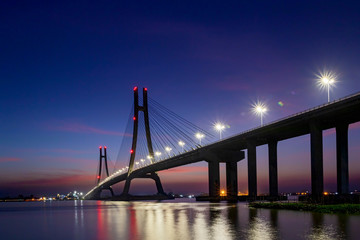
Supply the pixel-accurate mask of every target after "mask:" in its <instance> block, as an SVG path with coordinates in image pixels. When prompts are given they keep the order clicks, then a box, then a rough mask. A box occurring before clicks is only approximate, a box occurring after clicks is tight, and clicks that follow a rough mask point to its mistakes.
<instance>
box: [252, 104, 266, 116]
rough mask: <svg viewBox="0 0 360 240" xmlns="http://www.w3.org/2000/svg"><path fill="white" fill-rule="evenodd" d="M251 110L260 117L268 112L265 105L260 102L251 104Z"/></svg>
mask: <svg viewBox="0 0 360 240" xmlns="http://www.w3.org/2000/svg"><path fill="white" fill-rule="evenodd" d="M252 110H253V112H254V113H255V114H256V115H262V114H264V113H266V112H267V111H268V109H267V107H266V105H265V103H262V102H257V103H255V104H253V109H252Z"/></svg>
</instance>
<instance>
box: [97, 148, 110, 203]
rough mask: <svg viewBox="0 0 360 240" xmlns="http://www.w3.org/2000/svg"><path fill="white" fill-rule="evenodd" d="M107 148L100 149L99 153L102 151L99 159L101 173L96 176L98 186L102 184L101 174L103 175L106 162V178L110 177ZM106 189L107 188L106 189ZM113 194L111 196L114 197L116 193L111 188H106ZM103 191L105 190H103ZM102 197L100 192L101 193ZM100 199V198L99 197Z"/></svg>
mask: <svg viewBox="0 0 360 240" xmlns="http://www.w3.org/2000/svg"><path fill="white" fill-rule="evenodd" d="M106 149H107V148H106V146H104V148H103V147H102V146H100V147H99V151H100V157H99V173H98V175H97V176H96V179H97V184H99V183H100V181H101V174H102V165H103V162H104V167H105V171H106V176H107V177H109V168H108V162H107V153H106ZM104 189H105V188H104ZM106 189H108V190H109V191H110V192H111V195H112V196H114V191H113V190H112V188H111V187H109V188H106ZM101 190H103V189H101ZM99 195H100V192H99ZM98 197H99V198H100V196H98Z"/></svg>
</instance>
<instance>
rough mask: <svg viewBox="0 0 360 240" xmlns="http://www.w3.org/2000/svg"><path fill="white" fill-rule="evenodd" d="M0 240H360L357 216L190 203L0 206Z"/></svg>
mask: <svg viewBox="0 0 360 240" xmlns="http://www.w3.org/2000/svg"><path fill="white" fill-rule="evenodd" d="M0 239H3V240H8V239H9V240H12V239H51V240H57V239H62V240H64V239H86V240H91V239H104V240H106V239H121V240H122V239H125V240H127V239H134V240H140V239H148V240H161V239H166V240H172V239H179V240H180V239H181V240H188V239H201V240H206V239H221V240H227V239H259V240H260V239H261V240H263V239H360V216H357V215H354V216H351V215H350V216H349V215H341V214H320V213H312V212H298V211H289V210H269V209H250V208H249V207H248V206H247V204H246V203H238V204H230V203H208V202H195V201H194V200H191V199H180V200H173V201H164V202H152V201H148V202H111V201H80V200H78V201H47V202H3V203H0Z"/></svg>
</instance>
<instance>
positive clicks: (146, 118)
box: [122, 87, 165, 195]
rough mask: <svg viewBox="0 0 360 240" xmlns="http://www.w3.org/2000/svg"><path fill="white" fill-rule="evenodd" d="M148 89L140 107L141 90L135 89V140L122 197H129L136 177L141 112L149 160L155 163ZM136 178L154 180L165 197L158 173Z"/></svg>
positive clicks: (144, 89) (144, 90) (133, 140)
mask: <svg viewBox="0 0 360 240" xmlns="http://www.w3.org/2000/svg"><path fill="white" fill-rule="evenodd" d="M147 93H148V92H147V88H143V104H142V106H140V105H139V89H138V87H134V116H133V120H134V127H133V139H132V146H131V150H130V161H129V170H128V176H127V179H126V182H125V186H124V190H123V193H122V195H129V190H130V184H131V181H132V179H134V178H135V177H133V176H132V172H133V171H134V162H135V156H136V146H137V138H138V127H139V112H143V113H144V125H145V134H146V142H147V147H148V151H149V160H150V162H151V163H153V160H154V150H153V145H152V141H151V133H150V123H149V109H148V95H147ZM136 178H150V179H153V180H154V181H155V183H156V188H157V191H158V194H163V195H165V192H164V190H163V187H162V184H161V181H160V178H159V176H158V175H157V173H156V172H151V173H147V174H145V175H143V176H137V177H136Z"/></svg>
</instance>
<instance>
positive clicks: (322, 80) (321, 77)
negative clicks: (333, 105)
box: [316, 70, 337, 102]
mask: <svg viewBox="0 0 360 240" xmlns="http://www.w3.org/2000/svg"><path fill="white" fill-rule="evenodd" d="M316 76H317V77H318V79H317V80H318V85H319V87H320V88H326V89H327V95H328V102H330V87H332V86H334V85H335V82H336V77H337V76H336V74H335V73H333V72H330V71H326V70H325V71H323V72H320V74H317V75H316Z"/></svg>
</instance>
